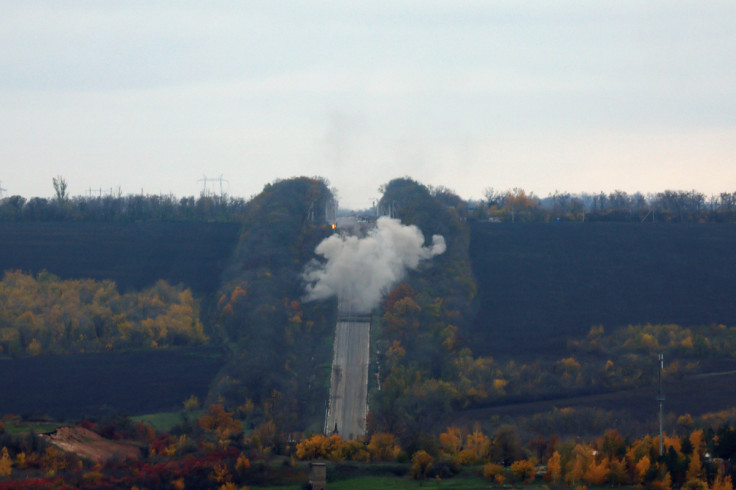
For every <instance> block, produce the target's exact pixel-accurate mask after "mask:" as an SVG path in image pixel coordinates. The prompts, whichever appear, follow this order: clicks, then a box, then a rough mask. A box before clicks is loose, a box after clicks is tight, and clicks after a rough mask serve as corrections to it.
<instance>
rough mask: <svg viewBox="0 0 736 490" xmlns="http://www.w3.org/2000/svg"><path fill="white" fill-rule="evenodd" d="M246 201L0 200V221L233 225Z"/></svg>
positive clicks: (212, 198)
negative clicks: (174, 222)
mask: <svg viewBox="0 0 736 490" xmlns="http://www.w3.org/2000/svg"><path fill="white" fill-rule="evenodd" d="M245 205H246V200H245V199H242V198H236V197H231V196H227V195H224V196H219V195H211V194H202V195H200V196H199V197H194V196H189V197H182V198H180V199H177V198H176V197H175V196H173V195H171V194H167V195H144V194H136V195H127V196H123V195H107V196H97V197H90V196H86V197H85V196H76V197H66V196H63V195H62V196H57V197H54V198H50V199H48V198H43V197H33V198H31V199H26V198H24V197H22V196H18V195H14V196H10V197H6V198H3V199H0V221H103V222H135V221H234V222H239V221H240V220H241V218H242V216H243V212H244V209H245Z"/></svg>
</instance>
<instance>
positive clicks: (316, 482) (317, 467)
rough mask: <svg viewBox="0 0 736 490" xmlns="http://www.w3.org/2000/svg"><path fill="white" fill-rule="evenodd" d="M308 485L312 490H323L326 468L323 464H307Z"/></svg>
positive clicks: (325, 485)
mask: <svg viewBox="0 0 736 490" xmlns="http://www.w3.org/2000/svg"><path fill="white" fill-rule="evenodd" d="M309 485H310V486H311V488H312V490H325V488H326V487H327V466H326V465H325V464H324V463H309Z"/></svg>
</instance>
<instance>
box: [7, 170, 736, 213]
mask: <svg viewBox="0 0 736 490" xmlns="http://www.w3.org/2000/svg"><path fill="white" fill-rule="evenodd" d="M57 177H62V178H63V175H62V176H57ZM296 177H297V176H292V177H284V178H277V179H275V180H273V181H271V182H267V183H265V184H263V187H262V188H261V191H259V192H258V193H256V194H252V195H250V196H243V195H238V194H234V193H230V192H224V191H223V192H222V194H220V193H219V189H218V191H214V190H212V189H211V188H208V189H201V190H200V191H199V192H198V193H196V194H175V193H172V192H165V193H158V192H150V193H149V192H142V193H141V192H129V193H126V192H124V191H123V190H122V189H116V188H111V189H101V191H102V192H101V194H100V193H99V191H100V189H91V191H92V193H91V194H89V190H88V192H87V193H82V194H75V193H70V192H67V197H68V198H69V199H74V198H83V199H95V198H106V197H130V196H146V197H150V196H171V197H172V198H174V199H176V200H177V201H179V200H181V199H183V198H189V197H194V198H199V197H201V196H214V197H217V196H222V197H228V198H232V199H243V200H244V201H246V202H248V201H250V200H251V199H253V198H254V197H256V196H257V195H258V194H260V192H262V190H263V189H264V188H265V187H266V186H267V185H270V184H273V183H275V182H278V181H282V180H288V179H291V178H296ZM310 178H323V177H322V176H311V177H310ZM403 178H409V179H412V180H415V181H416V182H418V183H419V184H421V185H424V186H426V187H428V188H430V187H431V188H440V187H443V188H445V189H447V190H449V191H452V192H453V193H455V195H457V196H458V197H459V198H460V199H462V200H463V201H465V202H483V201H485V200H486V198H485V197H484V196H479V197H476V196H471V197H467V196H463V195H461V194H459V193H457V192H455V190H454V189H451V188H449V187H446V186H442V185H439V186H430V185H427V184H425V183H423V182H421V181H418V180H416V179H414V178H412V177H411V176H404V177H403ZM327 180H328V181H329V179H327ZM212 181H213V182H216V179H212ZM386 183H388V181H387V182H386ZM67 184H68V185H69V183H68V182H67ZM49 187H50V188H51V189H52V191H53V185H52V184H51V182H50V183H49ZM489 187H492V186H489ZM492 188H493V190H494V191H496V192H500V193H502V194H505V193H507V192H511V191H513V190H514V189H520V190H523V191H525V192H526V193H527V195H530V194H533V195H534V197H536V198H538V199H539V200H540V201H544V200H546V199H549V198H552V197H553V195H554V192H552V193H549V194H547V195H540V194H537V193H536V192H534V191H533V190H530V189H526V188H523V187H520V186H514V187H510V188H507V189H501V188H496V187H492ZM0 189H2V194H0V195H1V196H2V197H0V199H6V198H9V197H11V196H20V197H22V198H24V199H26V200H30V199H33V198H41V199H50V200H53V199H55V198H56V196H55V195H54V192H51V193H50V194H49V195H43V196H40V195H36V196H24V195H21V194H11V193H9V192H7V191H6V190H5V189H4V187H3V185H2V181H0ZM141 190H142V191H145V189H141ZM332 190H337V201H338V205H339V209H340V210H348V211H365V210H368V209H371V208H372V207H373V203H372V202H371V203H368V205H366V206H364V207H350V206H344V205H341V202H340V190H339V189H334V188H332ZM666 191H675V192H696V193H699V194H702V195H703V196H704V197H705V198H706V199H711V198H717V197H719V196H720V195H721V194H724V193H725V194H736V190H732V191H729V190H722V191H719V192H716V193H712V194H708V193H706V192H702V191H701V190H699V189H661V190H658V191H654V192H641V191H634V192H627V191H623V190H621V189H614V190H613V191H608V192H606V191H601V190H597V191H582V192H572V191H568V190H556V191H555V192H559V193H561V194H570V196H571V197H578V198H588V197H589V198H593V197H595V196H598V195H600V194H601V192H602V193H604V194H605V195H607V196H608V195H610V194H611V193H614V192H625V193H626V194H627V195H628V196H635V195H637V194H641V195H642V196H644V198H646V199H651V198H654V197H656V196H657V194H660V193H663V192H666ZM380 197H381V196H380V195H379V192H378V191H376V200H377V199H380Z"/></svg>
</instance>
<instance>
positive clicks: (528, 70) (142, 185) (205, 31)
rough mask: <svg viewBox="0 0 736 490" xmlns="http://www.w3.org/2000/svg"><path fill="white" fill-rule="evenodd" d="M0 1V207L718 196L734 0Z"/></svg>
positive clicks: (731, 132) (729, 105)
mask: <svg viewBox="0 0 736 490" xmlns="http://www.w3.org/2000/svg"><path fill="white" fill-rule="evenodd" d="M0 5H2V11H3V16H2V18H0V32H2V33H3V34H2V36H0V107H2V111H1V112H0V166H1V169H0V182H1V183H0V185H2V187H3V188H5V189H7V192H8V194H9V195H12V194H15V195H21V196H43V195H47V194H50V193H51V186H50V179H51V177H53V176H56V175H63V176H64V177H65V178H67V180H68V182H69V191H70V193H71V194H73V195H84V194H85V193H86V192H87V190H88V189H90V188H91V189H100V188H102V189H110V188H113V189H116V188H118V187H120V188H121V189H122V191H123V192H124V193H126V194H128V193H131V192H132V193H137V192H139V191H140V190H141V189H143V192H144V193H151V194H169V193H173V194H177V195H197V194H198V193H199V192H200V190H201V188H202V180H203V179H204V177H205V176H206V177H207V178H208V179H219V177H220V176H222V177H223V189H224V190H226V191H227V192H228V193H230V194H232V195H243V196H252V195H255V194H257V193H258V192H260V190H261V188H262V186H263V183H266V182H271V181H273V180H274V179H276V178H278V177H279V176H281V175H325V176H329V177H328V178H329V180H330V182H331V184H332V185H333V186H334V187H336V188H337V189H339V199H340V201H341V202H342V203H344V206H346V207H347V208H352V209H361V208H366V207H369V206H370V205H371V203H372V201H373V200H374V199H376V198H377V196H378V188H379V186H380V185H381V184H383V183H385V182H388V181H390V180H391V179H392V178H395V177H401V176H404V175H411V176H413V177H414V178H416V179H417V180H419V181H421V182H422V183H424V184H425V185H432V186H440V185H444V186H447V187H448V188H450V189H453V190H454V191H455V192H456V193H457V194H458V195H461V196H465V198H467V199H479V198H481V197H482V193H483V190H484V189H485V188H486V187H491V186H492V187H495V188H499V189H509V188H512V187H514V186H519V187H522V188H524V189H526V190H527V191H528V192H534V193H535V194H537V195H538V196H546V195H549V194H551V193H553V192H554V191H555V190H563V189H565V190H566V191H567V192H578V193H579V192H583V189H591V190H592V192H599V191H603V192H605V193H610V192H613V191H615V190H617V189H620V190H622V191H626V192H627V193H630V194H631V193H635V192H642V193H655V192H659V191H660V190H662V189H698V190H699V191H700V192H703V193H705V194H708V195H713V194H715V193H720V192H723V190H722V188H723V187H726V188H728V187H731V188H735V187H736V119H735V118H734V114H735V113H736V69H734V63H732V62H731V61H732V60H735V59H736V29H733V26H734V25H736V2H727V1H723V0H715V1H711V2H686V1H682V0H675V1H666V2H665V1H662V0H653V1H650V2H617V1H614V0H600V1H598V2H587V3H581V2H574V1H571V0H560V1H557V2H542V1H538V0H532V1H529V2H517V1H513V0H498V1H495V2H485V1H481V0H468V1H464V2H441V1H423V2H419V1H417V0H400V1H398V2H396V1H387V0H372V1H370V2H369V1H366V0H355V1H353V2H350V3H349V4H342V3H339V2H318V1H314V0H304V1H301V2H294V1H293V0H268V1H266V0H252V1H249V2H237V1H234V0H224V1H222V2H217V3H216V4H207V5H206V6H204V5H200V4H198V3H189V2H184V3H182V2H174V1H172V0H162V1H159V2H132V3H131V2H122V3H111V2H89V1H82V2H68V1H62V0H49V1H47V2H41V3H39V2H15V1H8V0H0ZM40 176H43V177H42V179H43V180H39V177H40ZM46 179H48V180H46ZM218 187H219V184H218ZM218 190H219V189H218Z"/></svg>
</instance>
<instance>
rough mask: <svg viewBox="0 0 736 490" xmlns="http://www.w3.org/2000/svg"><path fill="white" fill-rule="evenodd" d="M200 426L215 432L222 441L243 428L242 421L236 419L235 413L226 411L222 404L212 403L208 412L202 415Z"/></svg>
mask: <svg viewBox="0 0 736 490" xmlns="http://www.w3.org/2000/svg"><path fill="white" fill-rule="evenodd" d="M199 426H200V427H202V428H203V429H204V430H206V431H207V432H211V433H213V434H215V435H216V436H217V438H218V439H219V440H220V442H221V443H224V442H225V440H226V439H228V438H229V437H230V436H232V435H235V434H237V433H239V432H240V431H242V430H243V427H242V425H241V424H240V421H239V420H236V419H234V418H233V413H232V412H228V411H226V410H225V407H223V406H222V405H210V408H209V410H208V411H207V413H206V414H204V415H202V417H200V419H199Z"/></svg>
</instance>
